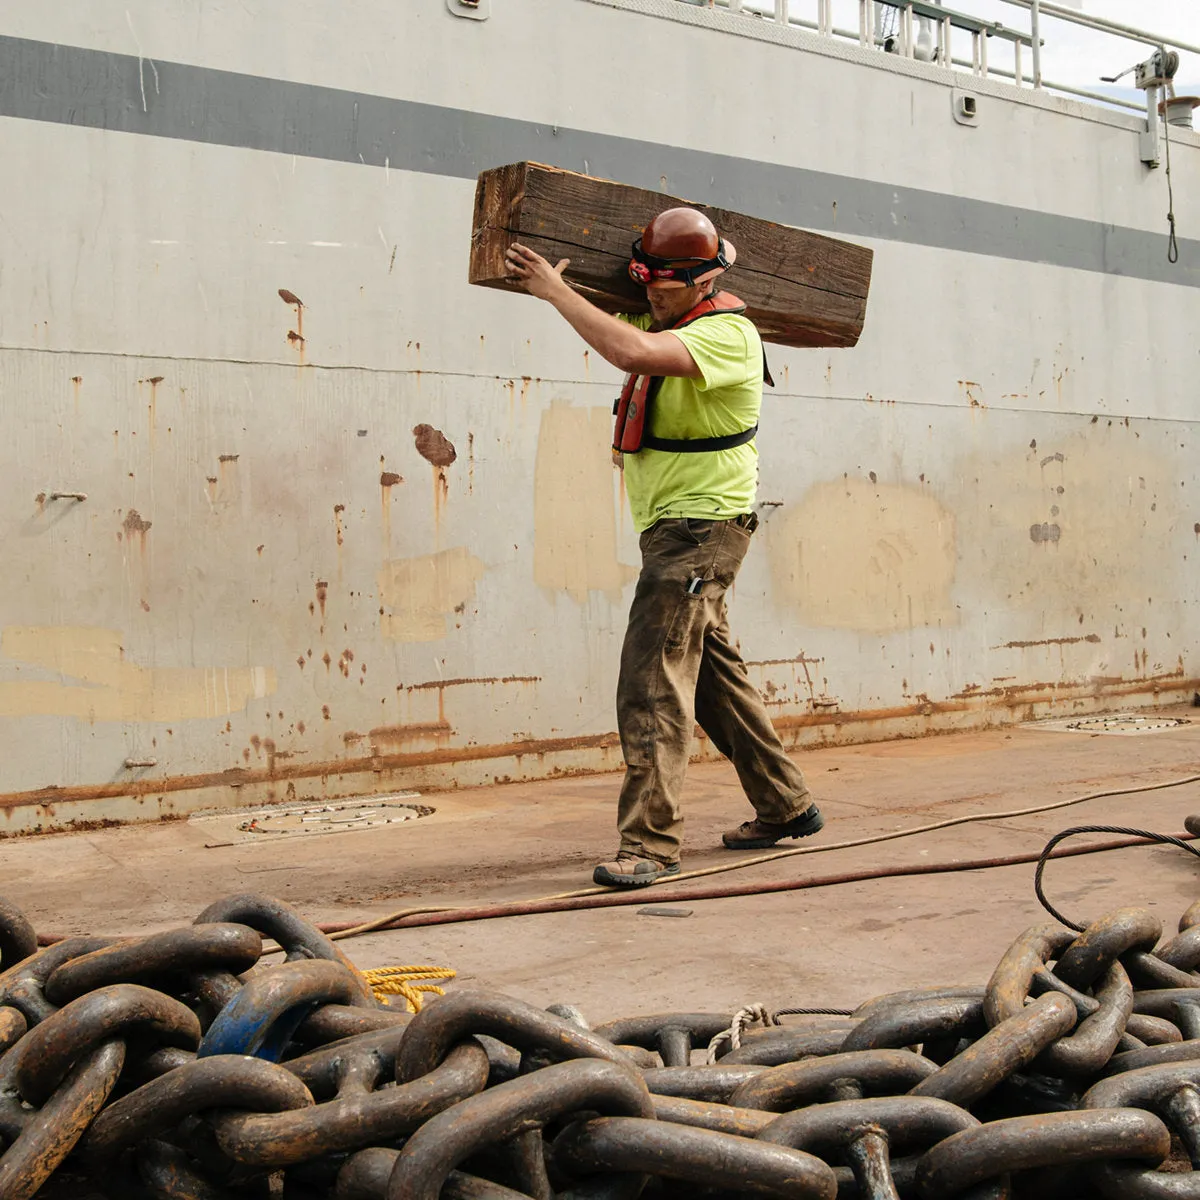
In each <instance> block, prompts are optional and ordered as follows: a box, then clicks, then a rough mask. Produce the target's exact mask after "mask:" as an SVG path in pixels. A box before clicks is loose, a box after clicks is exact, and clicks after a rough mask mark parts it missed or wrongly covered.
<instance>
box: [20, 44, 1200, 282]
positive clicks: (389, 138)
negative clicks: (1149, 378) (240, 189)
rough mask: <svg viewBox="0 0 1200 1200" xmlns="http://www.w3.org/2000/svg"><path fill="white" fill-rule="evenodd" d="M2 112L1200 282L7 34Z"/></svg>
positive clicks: (669, 162)
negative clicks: (532, 163) (560, 173)
mask: <svg viewBox="0 0 1200 1200" xmlns="http://www.w3.org/2000/svg"><path fill="white" fill-rule="evenodd" d="M143 97H144V99H143ZM143 105H144V107H143ZM0 116H7V117H17V118H22V119H25V120H33V121H47V122H52V123H55V124H63V125H76V126H80V127H84V128H90V129H107V130H113V131H117V132H122V133H140V134H149V135H151V136H154V137H169V138H179V139H183V140H185V141H192V142H204V143H208V144H210V145H218V146H236V147H243V148H248V149H252V150H268V151H274V152H276V153H280V154H295V155H301V156H303V157H307V158H322V159H330V160H333V161H336V162H362V163H364V164H366V165H367V166H371V167H382V166H384V165H385V163H386V164H387V165H389V166H391V167H393V168H395V169H397V170H404V171H417V172H422V173H426V174H433V175H446V176H450V177H453V178H458V179H474V178H475V177H476V176H477V175H478V174H479V172H480V171H482V170H484V169H486V168H487V167H492V166H498V165H500V164H502V163H508V162H519V161H521V160H524V159H533V160H536V161H538V162H544V163H549V164H551V165H553V166H559V167H564V168H568V169H571V170H577V171H581V170H584V169H585V164H586V169H587V170H588V171H589V172H590V173H591V174H593V175H598V176H602V177H605V178H608V179H615V180H619V181H620V182H622V183H629V184H634V185H636V186H638V187H645V188H652V189H657V188H659V187H660V186H661V184H660V180H661V177H662V176H664V175H665V176H666V177H667V181H668V188H669V190H670V191H671V192H672V193H674V194H676V195H682V196H687V197H689V198H691V199H693V200H697V201H702V202H704V203H708V204H715V205H719V206H722V207H725V208H731V209H735V210H737V211H740V212H746V213H752V214H754V215H755V216H758V217H763V218H766V219H767V220H772V221H779V222H781V223H783V224H787V225H798V226H803V227H805V228H808V229H821V230H826V231H830V232H833V233H837V234H840V235H843V236H847V237H868V238H877V239H880V240H883V241H897V242H907V243H910V244H913V245H919V246H931V247H936V248H939V249H945V250H958V251H966V252H969V253H973V254H984V255H990V256H994V257H997V258H1006V259H1014V260H1017V261H1023V262H1037V263H1047V264H1050V265H1053V266H1060V267H1072V268H1076V269H1078V270H1083V271H1095V272H1101V273H1104V274H1108V275H1123V276H1130V277H1132V278H1136V279H1146V280H1151V281H1154V282H1164V283H1176V284H1182V285H1184V286H1187V287H1200V270H1198V269H1197V266H1196V265H1195V264H1197V263H1200V255H1198V253H1197V251H1198V249H1200V242H1197V241H1194V240H1185V241H1182V242H1181V243H1180V253H1181V261H1180V262H1179V263H1178V264H1177V265H1175V266H1172V265H1171V264H1169V263H1168V262H1167V239H1166V234H1165V232H1164V233H1161V234H1160V233H1148V232H1145V231H1143V230H1139V229H1131V228H1128V227H1123V226H1116V225H1109V224H1104V223H1101V222H1096V221H1086V220H1081V219H1079V218H1075V217H1064V216H1057V215H1054V214H1051V213H1043V212H1036V211H1034V210H1031V209H1025V208H1017V207H1014V206H1010V205H1004V204H993V203H990V202H988V201H983V200H973V199H968V198H965V197H961V196H951V195H947V194H943V193H940V192H930V191H922V190H920V189H917V188H898V187H893V186H892V185H890V184H884V183H874V182H871V181H869V180H865V179H854V178H851V177H849V176H843V175H832V174H828V173H826V172H823V171H810V170H805V169H803V168H798V167H786V166H780V165H778V164H774V163H765V162H756V161H753V160H751V159H744V158H736V157H733V156H730V155H724V154H713V153H709V152H707V151H699V150H689V149H686V148H683V147H679V146H663V145H658V144H656V143H653V142H645V141H639V140H637V139H634V138H624V137H615V136H612V135H609V134H603V133H592V132H589V131H587V130H579V129H567V128H563V127H561V126H551V125H541V124H537V123H535V122H531V121H520V120H513V119H511V118H508V117H500V116H493V115H489V114H486V113H478V112H471V111H468V110H465V109H456V108H444V107H440V106H438V105H433V104H422V103H418V102H416V101H411V100H396V99H391V98H388V97H385V96H373V95H368V94H365V93H358V92H350V91H343V90H341V89H338V88H328V87H320V86H317V85H314V84H303V83H293V82H289V81H287V80H282V79H268V78H264V77H262V76H258V75H242V74H237V73H235V72H231V71H220V70H216V69H214V68H210V67H197V66H190V65H188V64H186V63H173V62H162V61H159V60H155V61H154V63H153V65H151V62H150V60H148V59H143V60H139V59H138V58H137V57H136V56H132V55H126V54H114V53H109V52H106V51H100V50H88V49H83V48H80V47H76V46H62V45H54V44H51V43H48V42H37V41H29V40H26V39H23V38H13V37H3V36H0ZM1130 153H1131V154H1132V153H1133V147H1132V143H1131V147H1130ZM1164 200H1165V196H1164Z"/></svg>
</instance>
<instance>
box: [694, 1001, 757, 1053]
mask: <svg viewBox="0 0 1200 1200" xmlns="http://www.w3.org/2000/svg"><path fill="white" fill-rule="evenodd" d="M755 1024H761V1025H765V1026H767V1027H770V1024H771V1014H770V1013H769V1012H767V1006H766V1005H765V1004H747V1005H746V1007H745V1008H739V1009H738V1011H737V1012H736V1013H734V1014H733V1020H732V1021H731V1022H730V1023H729V1028H728V1029H723V1030H721V1032H720V1033H718V1034H717V1036H716V1037H715V1038H713V1040H712V1041H711V1042H709V1043H708V1058H707V1060H706V1061H707V1062H708V1064H709V1066H712V1064H713V1063H715V1062H716V1061H717V1056H718V1053H719V1051H720V1050H721V1047H722V1046H724V1045H726V1044H728V1046H729V1049H730V1051H731V1052H732V1051H734V1050H740V1049H741V1048H742V1034H743V1033H745V1032H746V1027H747V1026H748V1025H755Z"/></svg>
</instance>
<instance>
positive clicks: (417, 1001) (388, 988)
mask: <svg viewBox="0 0 1200 1200" xmlns="http://www.w3.org/2000/svg"><path fill="white" fill-rule="evenodd" d="M363 974H364V975H365V976H366V977H367V982H368V983H369V984H370V985H371V990H372V991H373V992H374V993H375V999H376V1000H382V999H383V998H384V997H385V996H403V997H404V1002H405V1004H406V1005H407V1006H408V1011H409V1012H410V1013H419V1012H420V1011H421V1005H422V1003H423V1002H424V1001H423V998H422V997H423V994H424V995H434V996H444V995H445V994H446V993H445V991H444V990H443V989H442V988H440V987H438V986H437V984H436V983H429V982H426V983H420V982H418V980H434V979H440V980H443V981H445V980H447V979H454V978H455V977H456V976H457V975H458V972H457V971H455V970H453V969H452V968H451V967H372V968H371V969H370V970H369V971H364V972H363Z"/></svg>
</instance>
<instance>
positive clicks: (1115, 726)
mask: <svg viewBox="0 0 1200 1200" xmlns="http://www.w3.org/2000/svg"><path fill="white" fill-rule="evenodd" d="M1191 724H1192V722H1191V721H1190V720H1189V719H1188V718H1187V717H1167V716H1163V715H1161V714H1159V713H1150V714H1146V713H1096V714H1094V715H1093V716H1090V717H1074V718H1071V719H1068V720H1058V721H1030V722H1029V723H1028V724H1026V725H1023V726H1022V728H1023V729H1038V730H1041V731H1042V732H1043V733H1090V734H1097V733H1107V734H1114V735H1115V736H1117V737H1137V736H1139V735H1141V734H1144V733H1169V732H1170V731H1171V730H1175V729H1185V728H1187V727H1188V726H1190V725H1191Z"/></svg>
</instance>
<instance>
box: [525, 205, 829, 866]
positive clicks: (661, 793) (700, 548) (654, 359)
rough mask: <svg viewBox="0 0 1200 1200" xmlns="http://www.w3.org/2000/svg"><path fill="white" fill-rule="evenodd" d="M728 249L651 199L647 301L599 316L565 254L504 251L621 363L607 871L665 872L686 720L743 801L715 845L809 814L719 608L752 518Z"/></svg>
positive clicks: (693, 216) (749, 405)
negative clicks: (616, 842)
mask: <svg viewBox="0 0 1200 1200" xmlns="http://www.w3.org/2000/svg"><path fill="white" fill-rule="evenodd" d="M736 257H737V255H736V251H735V250H734V247H733V246H732V244H730V243H729V242H727V241H724V240H722V239H721V238H720V237H719V235H718V233H717V230H716V228H715V227H714V226H713V224H712V222H711V221H710V220H709V219H708V218H707V217H706V216H704V214H703V213H700V212H697V211H696V210H695V209H691V208H674V209H670V210H669V211H667V212H664V213H661V214H659V216H657V217H655V218H654V220H653V221H651V222H650V224H649V225H648V226H647V227H646V231H645V234H644V235H643V236H642V237H641V238H639V239H638V241H636V242H635V243H634V246H633V260H632V261H631V263H630V265H629V272H630V275H631V276H632V277H633V279H634V280H635V281H636V282H637V283H639V284H642V285H643V286H644V287H645V288H646V297H647V299H648V301H649V303H650V309H651V314H652V315H645V316H631V317H613V316H610V315H609V314H607V313H605V312H603V311H601V310H600V309H599V308H597V307H596V306H595V305H593V304H591V303H590V302H589V301H588V300H586V299H584V297H582V296H581V295H579V294H578V293H577V292H575V291H573V290H572V288H571V287H570V285H569V284H568V283H567V282H566V281H565V280H564V279H563V271H564V270H565V269H566V267H567V266H568V264H569V260H568V259H564V260H563V261H561V262H560V263H558V265H557V266H551V265H550V263H549V262H547V261H546V259H544V258H542V257H541V256H540V255H539V254H536V253H535V252H534V251H532V250H530V249H528V248H527V247H525V246H522V245H520V244H514V245H513V246H512V247H511V248H510V249H509V251H508V254H507V260H508V270H509V273H510V274H511V275H512V276H513V277H514V278H516V279H517V280H519V281H520V283H521V284H522V286H523V287H524V288H525V290H526V291H528V292H530V293H531V294H532V295H534V296H537V297H538V298H539V299H542V300H546V301H548V302H549V303H550V304H552V305H553V306H554V307H555V308H556V309H557V310H558V311H559V313H561V314H562V316H563V317H564V318H565V319H566V320H567V322H568V323H569V324H570V325H571V326H572V328H573V329H574V330H575V331H576V333H578V334H579V335H580V337H582V338H583V340H584V341H585V342H587V344H588V345H589V346H591V347H592V349H593V350H595V351H596V352H597V353H598V354H600V355H601V356H602V357H603V358H605V359H606V360H607V361H608V362H610V363H612V364H613V366H615V367H617V368H619V369H620V370H622V371H625V372H627V373H628V378H627V379H626V381H625V386H624V389H623V390H622V394H621V399H620V401H618V405H617V428H616V434H615V436H614V439H613V450H614V455H616V456H617V461H618V462H619V463H620V465H622V466H623V469H624V472H625V490H626V491H627V492H628V494H629V503H630V508H631V509H632V512H633V519H634V524H635V525H636V527H637V529H638V532H639V533H640V535H641V542H640V544H641V551H642V571H641V575H640V576H639V578H638V582H637V589H636V591H635V593H634V597H633V605H632V607H631V609H630V612H629V627H628V629H627V631H626V634H625V644H624V647H623V649H622V651H621V671H620V676H619V680H618V683H617V725H618V729H619V730H620V735H621V748H622V751H623V753H624V758H625V782H624V784H623V786H622V788H621V797H620V802H619V805H618V812H617V828H618V830H619V831H620V835H621V846H620V850H619V851H618V853H617V856H616V858H615V859H614V860H613V861H612V862H606V863H601V864H600V865H599V866H598V867H596V870H595V874H594V879H595V882H596V883H599V884H605V885H608V886H617V887H641V886H644V885H646V884H650V883H653V882H654V881H655V880H656V879H659V878H661V877H663V876H669V875H676V874H678V873H679V842H680V833H681V831H682V826H683V818H682V815H681V812H680V793H681V792H682V790H683V780H684V775H685V773H686V771H687V764H688V757H689V752H690V749H691V741H692V730H693V728H694V725H695V723H696V722H698V723H699V724H700V727H701V728H702V729H703V730H704V732H705V733H706V734H707V735H708V737H709V738H710V739H711V741H712V743H713V745H714V746H716V747H717V749H718V750H720V751H721V753H722V754H724V755H725V756H726V757H727V758H729V759H730V760H731V761H732V763H733V765H734V767H735V768H736V770H737V773H738V779H739V780H740V781H741V784H742V788H743V789H744V791H745V793H746V796H747V798H748V799H749V800H750V803H751V804H752V805H753V806H754V811H755V814H756V817H755V819H754V820H753V821H746V822H745V823H743V824H742V825H741V826H739V827H738V828H737V829H735V830H733V831H731V832H730V833H726V834H725V835H724V837H723V839H722V840H723V841H724V843H725V845H726V846H727V847H729V848H730V849H732V850H749V849H761V848H765V847H769V846H773V845H775V843H776V842H779V841H781V840H782V839H784V838H797V837H806V836H807V835H809V834H813V833H816V832H817V831H818V830H819V829H820V828H821V826H822V824H823V820H822V817H821V813H820V811H819V810H818V808H817V806H816V805H815V804H814V803H813V802H812V799H811V797H810V796H809V792H808V789H807V787H805V784H804V777H803V776H802V775H801V773H800V771H799V769H798V768H797V767H796V765H795V764H794V763H793V762H792V760H791V759H790V758H789V757H788V756H787V753H786V752H785V751H784V749H783V745H782V743H781V742H780V740H779V737H778V735H777V734H776V732H775V729H774V727H773V726H772V724H771V719H770V717H769V716H768V715H767V711H766V709H765V707H764V706H763V701H762V697H761V696H760V695H759V693H758V691H757V689H755V687H754V686H753V684H751V682H750V679H749V677H748V674H747V672H746V667H745V664H744V663H743V662H742V659H741V656H740V655H739V653H738V651H737V649H736V648H735V646H734V644H733V641H732V640H731V637H730V633H729V622H728V620H727V616H726V605H725V593H726V592H727V591H728V590H729V588H730V587H731V586H732V585H733V581H734V579H735V577H736V576H737V572H738V568H739V567H740V566H741V563H742V559H743V558H744V557H745V554H746V551H747V549H749V546H750V538H751V536H752V535H753V533H754V530H755V528H756V527H757V525H758V518H757V516H756V515H755V514H754V512H753V508H754V497H755V491H756V488H757V483H758V451H757V449H756V447H755V442H754V438H755V434H756V433H757V431H758V414H759V408H760V406H761V403H762V386H763V380H764V375H765V371H766V359H765V358H764V356H763V349H762V342H761V340H760V338H759V335H758V330H757V329H755V327H754V325H753V324H752V323H751V322H750V321H749V320H747V319H746V317H745V316H743V315H742V314H743V312H744V311H745V305H743V304H742V303H741V301H739V300H738V299H737V298H736V297H735V296H731V295H729V293H727V292H720V291H717V290H716V285H715V283H714V281H715V279H716V278H717V276H718V275H720V274H722V273H723V272H724V271H725V270H727V269H728V268H729V267H730V266H732V264H733V262H734V260H735V258H736ZM767 378H768V382H769V376H768V377H767Z"/></svg>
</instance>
